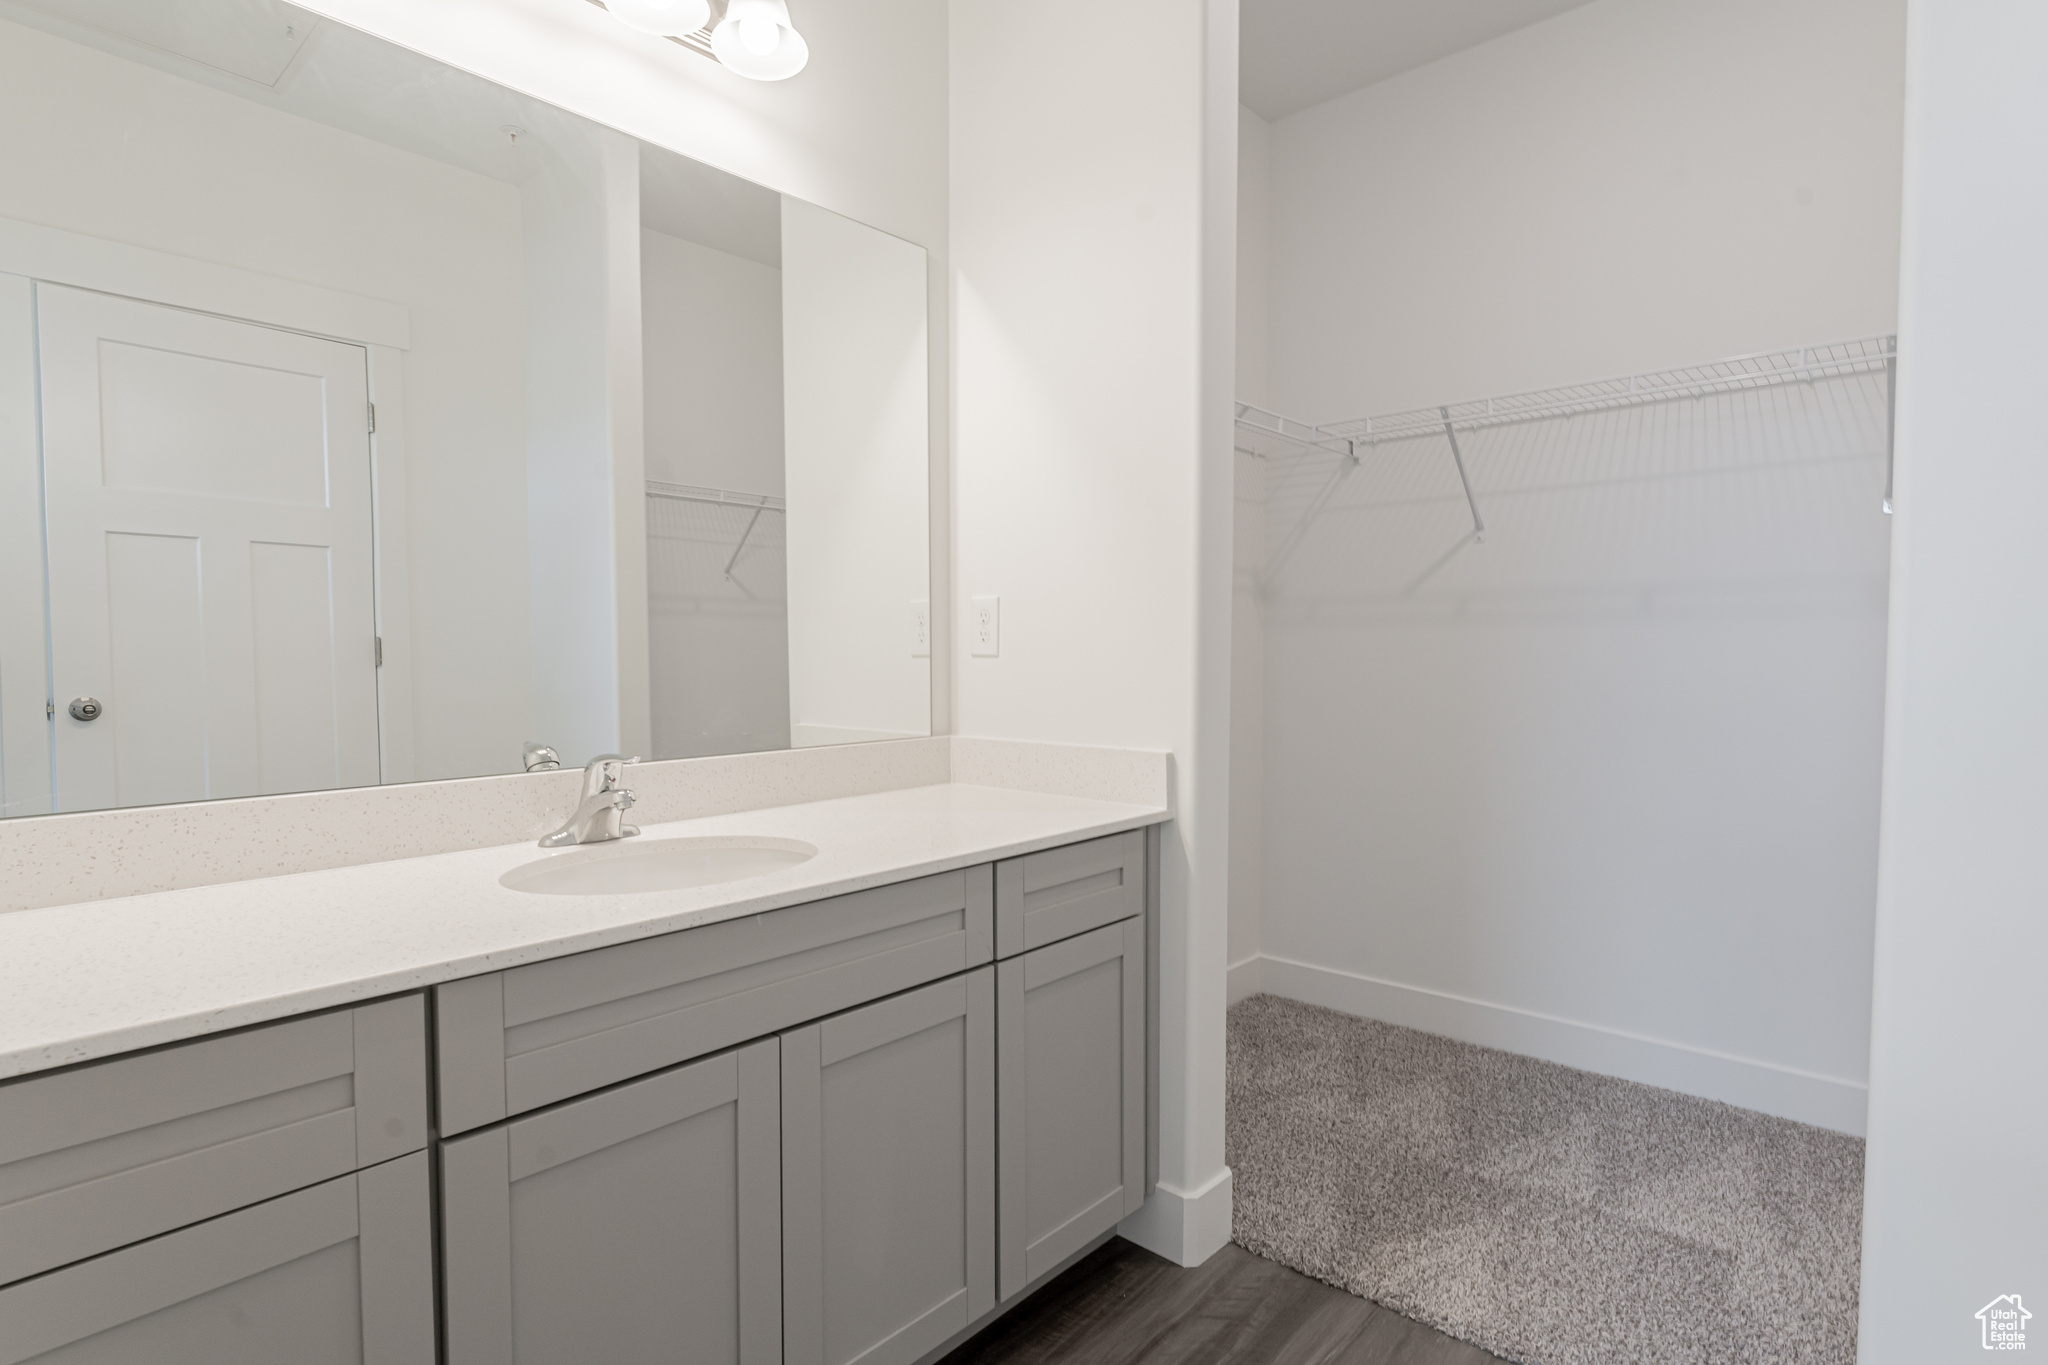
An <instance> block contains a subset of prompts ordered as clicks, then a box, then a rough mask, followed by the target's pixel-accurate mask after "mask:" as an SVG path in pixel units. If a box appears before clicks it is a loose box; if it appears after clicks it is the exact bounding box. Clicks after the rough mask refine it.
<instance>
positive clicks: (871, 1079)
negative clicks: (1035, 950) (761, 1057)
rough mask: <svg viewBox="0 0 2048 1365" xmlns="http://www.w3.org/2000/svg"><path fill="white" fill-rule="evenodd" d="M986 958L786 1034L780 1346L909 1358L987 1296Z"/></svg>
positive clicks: (797, 1363) (821, 1353)
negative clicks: (979, 964)
mask: <svg viewBox="0 0 2048 1365" xmlns="http://www.w3.org/2000/svg"><path fill="white" fill-rule="evenodd" d="M995 1109H996V1094H995V969H994V968H992V967H983V968H981V969H980V970H979V971H974V972H969V973H967V974H966V975H964V976H956V977H953V978H951V979H949V980H946V981H940V982H937V983H936V984H933V985H930V986H925V987H923V988H921V989H919V990H914V991H910V992H907V993H905V994H903V995H898V996H894V997H891V998H890V999H887V1000H883V1001H880V1002H878V1003H876V1004H873V1005H868V1006H866V1007H864V1008H861V1009H856V1010H852V1011H849V1012H847V1013H845V1014H840V1015H836V1016H834V1017H832V1018H829V1019H824V1020H821V1021H819V1022H817V1023H814V1024H810V1025H807V1026H806V1027H804V1028H800V1029H796V1030H794V1031H792V1032H789V1033H785V1034H784V1035H783V1036H782V1198H783V1252H782V1254H783V1276H782V1282H783V1294H784V1307H783V1313H784V1317H783V1321H784V1331H783V1346H784V1354H783V1359H784V1360H785V1361H786V1362H787V1365H850V1362H853V1361H860V1362H861V1363H862V1365H909V1362H912V1361H915V1360H917V1359H918V1358H919V1357H920V1356H923V1355H924V1354H925V1353H926V1352H927V1351H929V1350H931V1349H932V1348H933V1347H935V1346H937V1345H939V1344H940V1343H941V1342H943V1341H945V1340H946V1339H947V1338H948V1337H950V1336H952V1335H953V1334H954V1333H956V1332H958V1331H960V1330H961V1329H962V1328H964V1327H966V1326H967V1325H968V1324H969V1323H970V1322H972V1321H974V1320H975V1319H977V1318H979V1317H980V1316H981V1315H982V1314H983V1313H985V1312H987V1311H988V1310H989V1309H991V1308H993V1307H994V1306H995V1301H996V1298H995V1159H996V1143H995V1137H996V1134H995Z"/></svg>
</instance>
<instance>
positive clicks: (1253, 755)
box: [1230, 105, 1273, 1002]
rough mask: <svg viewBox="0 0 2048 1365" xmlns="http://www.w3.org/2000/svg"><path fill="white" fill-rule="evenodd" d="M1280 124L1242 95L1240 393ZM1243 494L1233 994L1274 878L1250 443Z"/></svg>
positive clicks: (1234, 700)
mask: <svg viewBox="0 0 2048 1365" xmlns="http://www.w3.org/2000/svg"><path fill="white" fill-rule="evenodd" d="M1272 138H1273V130H1272V125H1270V124H1269V123H1267V122H1266V120H1264V119H1262V118H1260V117H1259V116H1258V115H1257V114H1255V113H1253V112H1252V111H1251V110H1249V109H1246V108H1244V107H1243V106H1242V105H1240V106H1239V107H1238V111H1237V389H1236V393H1237V399H1238V401H1239V402H1241V403H1250V404H1252V405H1253V406H1254V407H1265V406H1267V405H1268V404H1269V403H1270V402H1271V401H1272V398H1271V395H1270V394H1269V392H1268V384H1267V372H1266V360H1267V355H1268V352H1269V349H1270V344H1269V341H1270V339H1269V334H1268V328H1269V325H1270V323H1269V317H1270V311H1271V282H1270V279H1269V273H1270V270H1271V262H1272V242H1271V240H1270V235H1269V231H1268V217H1269V206H1270V202H1271V198H1272V192H1271V186H1270V184H1269V175H1270V170H1271V164H1272ZM1231 459H1232V461H1233V463H1234V467H1235V471H1236V486H1235V491H1236V496H1235V498H1234V500H1233V502H1234V510H1235V523H1234V526H1233V530H1232V540H1231V543H1232V546H1233V549H1232V554H1231V579H1232V586H1231V594H1230V967H1231V974H1230V998H1231V1000H1232V1001H1233V1002H1234V1001H1236V1000H1239V999H1242V998H1243V997H1244V996H1246V995H1250V994H1254V993H1256V992H1257V990H1258V987H1259V981H1258V953H1259V896H1260V892H1261V887H1262V883H1263V881H1264V862H1263V859H1262V856H1261V855H1262V853H1263V851H1264V829H1265V799H1266V792H1265V780H1264V779H1265V768H1266V756H1265V707H1266V627H1265V619H1264V607H1263V603H1262V602H1261V600H1260V592H1259V568H1260V565H1262V564H1263V563H1264V562H1265V553H1266V465H1265V462H1264V461H1263V460H1258V459H1254V458H1253V457H1252V456H1250V455H1248V454H1245V453H1243V452H1241V451H1240V452H1237V453H1234V454H1233V455H1232V456H1231Z"/></svg>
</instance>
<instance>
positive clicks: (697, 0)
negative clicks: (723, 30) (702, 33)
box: [604, 0, 711, 38]
mask: <svg viewBox="0 0 2048 1365" xmlns="http://www.w3.org/2000/svg"><path fill="white" fill-rule="evenodd" d="M604 7H605V8H606V9H608V10H610V11H611V12H612V17H613V18H614V19H617V20H618V21H619V22H620V23H622V24H624V25H625V26H626V27H627V28H637V29H639V30H640V31H641V32H642V33H652V34H656V35H658V36H660V37H663V38H680V37H682V36H683V35H684V34H686V33H695V32H696V31H697V30H699V29H701V28H703V27H704V25H706V24H708V23H710V22H711V0H605V6H604Z"/></svg>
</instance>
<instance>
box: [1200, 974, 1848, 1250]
mask: <svg viewBox="0 0 2048 1365" xmlns="http://www.w3.org/2000/svg"><path fill="white" fill-rule="evenodd" d="M1247 968H1250V969H1255V970H1256V976H1255V977H1254V976H1252V975H1251V972H1250V971H1247V972H1246V979H1247V980H1256V981H1257V982H1258V983H1259V985H1258V989H1260V990H1264V991H1265V992H1267V993H1268V994H1271V995H1279V996H1285V997H1286V998H1287V999H1289V1000H1300V1001H1303V1002H1305V1003H1307V1004H1311V1005H1321V1006H1323V1007H1324V1008H1325V1009H1333V1010H1340V1011H1342V1012H1343V1013H1345V1014H1355V1015H1358V1016H1360V1017H1361V1018H1365V1019H1378V1020H1381V1021H1382V1022H1384V1023H1389V1024H1399V1025H1401V1026H1403V1027H1404V1028H1412V1029H1421V1030H1422V1031H1423V1032H1425V1033H1435V1034H1441V1035H1442V1036H1444V1037H1446V1038H1455V1039H1457V1040H1458V1041H1459V1042H1464V1043H1477V1044H1479V1045H1480V1046H1482V1047H1492V1048H1499V1049H1500V1050H1502V1051H1503V1052H1519V1053H1521V1054H1522V1055H1524V1056H1527V1057H1537V1058H1541V1059H1542V1060H1544V1061H1546V1062H1558V1063H1561V1064H1563V1065H1565V1066H1571V1067H1577V1068H1578V1069H1580V1070H1581V1071H1596V1072H1599V1073H1600V1074H1601V1075H1603V1076H1619V1077H1621V1078H1622V1079H1623V1080H1629V1081H1639V1082H1641V1083H1643V1084H1644V1085H1656V1086H1662V1087H1663V1088H1665V1089H1667V1090H1678V1091H1683V1092H1684V1093H1685V1094H1688V1095H1698V1096H1701V1097H1703V1098H1705V1099H1710V1100H1720V1101H1722V1102H1723V1103H1726V1104H1734V1105H1740V1106H1741V1107H1743V1108H1744V1109H1755V1110H1757V1111H1759V1112H1761V1113H1765V1114H1775V1115H1777V1116H1778V1117H1779V1118H1787V1119H1794V1120H1796V1121H1798V1122H1800V1123H1810V1124H1813V1125H1814V1126H1815V1127H1818V1128H1831V1129H1833V1130H1835V1131H1836V1132H1838V1133H1852V1134H1854V1135H1856V1136H1858V1137H1861V1136H1862V1135H1863V1124H1864V1111H1865V1108H1866V1107H1867V1104H1868V1100H1869V1088H1868V1087H1867V1086H1865V1085H1863V1084H1860V1083H1858V1082H1855V1081H1849V1080H1842V1079H1840V1078H1838V1077H1834V1076H1822V1075H1819V1074H1817V1073H1815V1072H1811V1071H1800V1070H1796V1069H1794V1068H1792V1067H1784V1066H1778V1065H1775V1064H1773V1063H1771V1062H1764V1061H1758V1060H1757V1059H1755V1058H1753V1057H1738V1056H1734V1055H1733V1054H1730V1053H1725V1052H1714V1051H1711V1050H1709V1049H1706V1048H1697V1047H1692V1046H1689V1045H1687V1044H1684V1043H1674V1042H1670V1041H1668V1040H1666V1039H1662V1038H1650V1037H1645V1036H1644V1035H1642V1034H1636V1033H1624V1032H1622V1031H1620V1030H1618V1029H1610V1028H1605V1027H1602V1026H1601V1025H1598V1024H1587V1023H1581V1022H1579V1021H1577V1020H1573V1019H1560V1018H1557V1017H1556V1016H1554V1015H1548V1014H1537V1013H1535V1012H1533V1011H1530V1010H1521V1009H1516V1008H1514V1007H1512V1006H1508V1005H1496V1004H1492V1003H1490V1002H1488V1001H1484V1000H1474V999H1470V998H1469V997H1466V996H1460V995H1450V994H1447V993H1445V992H1442V991H1433V990H1429V989H1427V988H1425V987H1421V986H1406V985H1402V984H1401V983H1400V982H1397V981H1382V980H1379V979H1378V978H1376V977H1370V976H1360V975H1358V974H1356V973H1353V972H1344V971H1338V970H1336V969H1335V968H1331V967H1318V966H1315V965H1313V964H1311V963H1307V962H1295V961H1293V960H1291V959H1288V958H1282V957H1273V956H1270V955H1264V956H1261V957H1260V958H1259V959H1257V960H1256V962H1253V961H1251V960H1247V962H1245V963H1240V964H1239V965H1238V966H1236V967H1232V968H1231V969H1230V998H1231V999H1232V1000H1233V1001H1235V1000H1237V999H1239V998H1240V997H1239V995H1238V991H1237V987H1238V980H1239V972H1240V970H1241V969H1247ZM1162 1254H1163V1253H1162Z"/></svg>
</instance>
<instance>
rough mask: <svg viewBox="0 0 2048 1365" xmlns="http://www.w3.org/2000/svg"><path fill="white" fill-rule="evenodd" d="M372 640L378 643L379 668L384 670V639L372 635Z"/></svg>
mask: <svg viewBox="0 0 2048 1365" xmlns="http://www.w3.org/2000/svg"><path fill="white" fill-rule="evenodd" d="M370 638H371V639H372V640H374V641H376V642H377V667H379V668H382V667H383V666H384V637H383V636H381V635H372V636H371V637H370Z"/></svg>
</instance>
